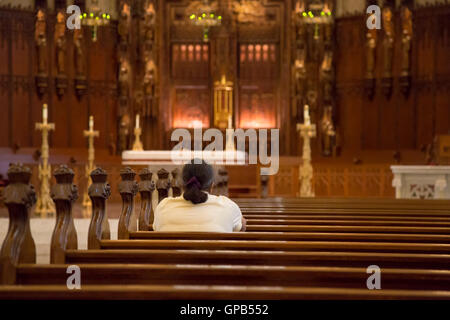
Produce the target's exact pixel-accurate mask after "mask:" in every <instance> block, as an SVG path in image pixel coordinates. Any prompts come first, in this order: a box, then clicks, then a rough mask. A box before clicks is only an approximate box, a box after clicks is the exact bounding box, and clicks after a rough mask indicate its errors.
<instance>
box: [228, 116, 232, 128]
mask: <svg viewBox="0 0 450 320" xmlns="http://www.w3.org/2000/svg"><path fill="white" fill-rule="evenodd" d="M231 128H232V124H231V114H230V115H229V116H228V129H231Z"/></svg>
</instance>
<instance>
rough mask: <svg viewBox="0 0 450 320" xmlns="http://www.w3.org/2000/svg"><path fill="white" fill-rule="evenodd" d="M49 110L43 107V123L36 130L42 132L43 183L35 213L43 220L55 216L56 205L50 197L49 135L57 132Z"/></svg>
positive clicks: (41, 176) (40, 172)
mask: <svg viewBox="0 0 450 320" xmlns="http://www.w3.org/2000/svg"><path fill="white" fill-rule="evenodd" d="M47 118H48V109H47V104H44V105H43V107H42V123H36V130H40V131H42V147H41V159H42V161H41V163H39V180H40V183H41V186H40V189H41V191H40V192H39V194H38V198H37V202H36V207H35V210H34V213H35V214H36V215H38V216H41V217H42V218H46V217H47V216H52V215H54V214H55V204H54V203H53V200H52V199H51V197H50V179H51V172H52V169H51V166H50V165H49V163H48V158H49V147H48V134H49V132H50V131H52V130H55V124H54V123H48V122H47Z"/></svg>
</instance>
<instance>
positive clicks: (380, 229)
mask: <svg viewBox="0 0 450 320" xmlns="http://www.w3.org/2000/svg"><path fill="white" fill-rule="evenodd" d="M246 231H247V232H254V231H256V232H351V233H361V232H364V233H416V234H418V233H420V234H450V228H447V227H385V226H327V225H318V226H299V225H297V226H293V225H249V226H247V230H246Z"/></svg>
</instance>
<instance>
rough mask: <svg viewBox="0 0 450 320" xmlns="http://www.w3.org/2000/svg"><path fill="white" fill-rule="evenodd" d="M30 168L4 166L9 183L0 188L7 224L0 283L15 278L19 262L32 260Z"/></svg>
mask: <svg viewBox="0 0 450 320" xmlns="http://www.w3.org/2000/svg"><path fill="white" fill-rule="evenodd" d="M30 178H31V170H30V168H28V167H24V166H22V165H19V164H13V165H11V166H10V167H9V169H8V180H9V185H8V186H7V187H6V188H5V190H4V191H3V196H4V199H5V200H4V202H5V205H6V206H7V208H8V212H9V228H8V233H7V234H6V237H5V240H4V241H3V245H2V249H1V251H0V283H1V284H14V283H15V282H16V267H17V265H18V264H19V263H36V246H35V244H34V240H33V237H32V235H31V229H30V208H31V207H32V206H33V205H34V204H35V203H36V193H35V191H34V188H33V186H32V185H31V184H30Z"/></svg>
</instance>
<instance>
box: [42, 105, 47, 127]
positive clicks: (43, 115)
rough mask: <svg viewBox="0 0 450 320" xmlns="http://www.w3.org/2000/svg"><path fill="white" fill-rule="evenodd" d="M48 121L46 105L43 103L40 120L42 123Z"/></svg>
mask: <svg viewBox="0 0 450 320" xmlns="http://www.w3.org/2000/svg"><path fill="white" fill-rule="evenodd" d="M47 119H48V109H47V104H46V103H44V105H43V108H42V120H44V123H45V122H47Z"/></svg>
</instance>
